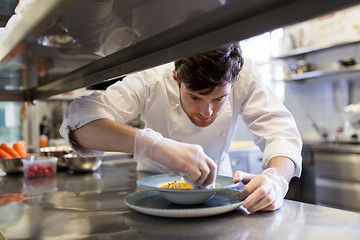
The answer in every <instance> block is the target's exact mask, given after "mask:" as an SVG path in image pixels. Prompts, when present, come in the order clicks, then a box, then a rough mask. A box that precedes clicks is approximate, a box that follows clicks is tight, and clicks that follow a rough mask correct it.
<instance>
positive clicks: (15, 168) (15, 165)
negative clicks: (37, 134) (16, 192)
mask: <svg viewBox="0 0 360 240" xmlns="http://www.w3.org/2000/svg"><path fill="white" fill-rule="evenodd" d="M22 159H23V158H0V169H1V170H3V171H4V172H5V173H7V174H16V173H22V172H23V166H22V163H21V160H22Z"/></svg>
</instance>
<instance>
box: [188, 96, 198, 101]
mask: <svg viewBox="0 0 360 240" xmlns="http://www.w3.org/2000/svg"><path fill="white" fill-rule="evenodd" d="M190 99H191V100H194V101H196V100H199V99H200V98H199V97H196V96H190Z"/></svg>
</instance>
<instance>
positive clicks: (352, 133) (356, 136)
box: [336, 103, 360, 143]
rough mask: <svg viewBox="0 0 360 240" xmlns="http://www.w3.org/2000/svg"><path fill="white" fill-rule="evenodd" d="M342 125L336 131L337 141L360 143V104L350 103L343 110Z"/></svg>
mask: <svg viewBox="0 0 360 240" xmlns="http://www.w3.org/2000/svg"><path fill="white" fill-rule="evenodd" d="M343 116H344V117H343V118H344V125H343V127H342V129H341V131H339V132H338V133H337V136H336V139H337V140H338V142H345V143H360V104H359V103H358V104H350V105H348V106H346V107H345V108H344V110H343Z"/></svg>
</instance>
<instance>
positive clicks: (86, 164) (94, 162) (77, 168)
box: [64, 153, 103, 172]
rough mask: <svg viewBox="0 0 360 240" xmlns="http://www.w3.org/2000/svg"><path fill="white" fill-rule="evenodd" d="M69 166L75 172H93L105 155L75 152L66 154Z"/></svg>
mask: <svg viewBox="0 0 360 240" xmlns="http://www.w3.org/2000/svg"><path fill="white" fill-rule="evenodd" d="M64 159H65V162H66V164H67V166H68V167H69V168H70V169H71V170H73V171H74V172H93V171H96V170H97V169H98V168H99V167H100V166H101V163H102V160H103V157H102V156H101V157H100V156H97V157H83V156H79V155H77V154H74V153H69V154H66V155H64Z"/></svg>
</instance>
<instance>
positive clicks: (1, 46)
mask: <svg viewBox="0 0 360 240" xmlns="http://www.w3.org/2000/svg"><path fill="white" fill-rule="evenodd" d="M81 1H82V2H84V1H91V0H81ZM79 2H80V1H71V0H52V1H41V0H37V1H35V2H34V4H33V5H32V6H31V8H32V9H33V10H34V11H28V12H27V13H26V14H24V16H23V18H22V19H21V21H20V22H19V23H18V25H17V26H16V28H15V29H14V31H12V32H11V33H10V34H9V36H8V37H7V38H6V39H4V40H3V41H2V42H0V67H2V68H4V67H5V66H6V65H7V64H9V62H11V61H13V59H14V57H15V56H16V55H18V54H19V52H21V54H22V55H23V59H24V63H25V66H26V69H25V75H24V77H23V84H22V86H21V87H19V89H17V90H0V100H15V101H31V100H34V99H47V98H49V97H51V96H53V95H56V94H59V93H64V92H67V91H71V90H75V89H78V88H82V87H87V86H90V85H93V84H96V83H99V82H103V81H106V80H111V79H115V78H118V77H120V76H124V75H126V74H129V73H131V72H135V71H138V70H142V69H146V68H150V67H154V66H157V65H160V64H162V63H166V62H169V61H172V60H175V59H177V58H181V57H185V56H189V55H193V54H197V53H200V52H202V51H206V50H210V49H212V48H215V47H217V46H219V45H222V44H225V43H229V42H234V41H240V40H243V39H246V38H249V37H252V36H255V35H258V34H261V33H263V32H266V31H270V30H273V29H276V28H278V27H282V26H285V25H289V24H293V23H297V22H300V21H304V20H307V19H310V18H314V17H318V16H320V15H323V14H327V13H330V12H332V11H336V10H340V9H343V8H346V7H350V6H352V5H355V4H359V3H360V0H342V1H339V0H316V1H311V0H259V1H245V0H236V1H218V2H219V3H220V4H218V6H216V7H213V8H209V9H208V10H207V11H202V12H201V13H199V11H197V15H194V17H192V18H186V19H185V20H184V21H178V22H177V24H175V25H172V26H169V27H167V28H163V29H161V31H154V32H153V34H151V35H148V36H146V37H142V38H141V37H140V38H138V39H136V41H133V42H131V43H130V44H129V45H128V46H125V47H119V48H118V49H115V51H114V52H113V53H112V54H109V55H107V56H104V57H97V56H96V55H95V54H94V53H93V52H91V51H88V50H87V49H86V46H85V45H84V46H80V47H79V48H78V49H72V50H64V49H60V50H59V49H44V47H39V45H38V44H37V39H38V38H39V37H41V36H44V32H45V30H46V29H47V28H49V25H50V24H51V23H52V22H54V21H56V20H58V19H59V17H61V16H63V15H64V14H66V13H67V12H69V11H71V10H72V9H73V7H74V6H75V5H76V4H78V3H79ZM161 2H162V3H164V2H163V1H159V0H157V1H155V0H154V1H141V0H139V1H115V2H114V4H113V11H114V12H118V13H119V12H120V14H119V16H118V17H120V18H121V19H124V21H126V20H127V19H130V20H132V25H130V26H129V28H130V29H131V28H133V26H134V19H133V18H131V16H129V15H128V14H129V13H134V12H135V11H138V10H139V9H142V10H143V11H144V14H147V13H149V12H150V11H147V10H150V9H151V8H152V7H153V6H152V4H154V6H156V4H161ZM142 3H144V4H146V7H144V6H140V5H141V4H142ZM84 6H85V5H84ZM185 6H186V5H184V7H185ZM35 9H36V11H35ZM118 10H121V11H118ZM162 10H163V9H162V8H159V9H158V12H161V11H162ZM34 12H36V14H34ZM81 14H82V13H81V12H79V16H81ZM161 16H162V17H167V18H168V21H169V22H170V20H171V21H173V20H174V16H173V15H172V14H171V12H170V11H169V12H168V14H162V15H161ZM84 17H85V15H84ZM86 17H88V16H86ZM155 18H159V16H158V15H151V14H149V16H148V19H147V23H149V24H147V25H148V26H151V23H152V22H153V21H154V22H153V23H155ZM80 20H81V19H80ZM163 20H165V21H167V19H163ZM85 25H86V23H84V26H85ZM105 26H106V25H105ZM105 28H106V27H105ZM103 30H104V29H103ZM145 30H146V29H145ZM74 38H75V39H77V36H76V33H75V34H74ZM80 43H81V42H80ZM44 52H45V53H44ZM44 56H45V58H47V59H52V60H53V62H55V61H56V60H57V58H59V59H61V60H62V62H66V61H68V62H70V61H74V60H75V61H76V60H77V61H76V63H75V64H73V67H72V68H71V67H69V68H67V70H66V71H64V72H60V73H59V72H58V73H57V74H52V75H51V76H47V77H46V79H45V80H41V79H39V78H40V77H39V74H38V71H37V70H38V66H37V64H36V63H37V62H38V59H39V58H40V57H44ZM65 69H66V68H65Z"/></svg>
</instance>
